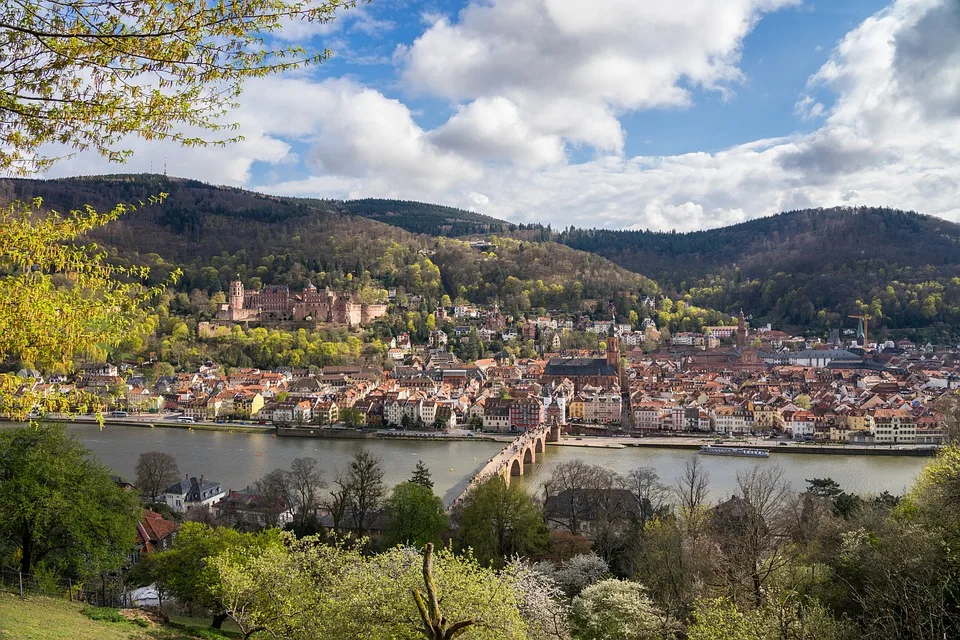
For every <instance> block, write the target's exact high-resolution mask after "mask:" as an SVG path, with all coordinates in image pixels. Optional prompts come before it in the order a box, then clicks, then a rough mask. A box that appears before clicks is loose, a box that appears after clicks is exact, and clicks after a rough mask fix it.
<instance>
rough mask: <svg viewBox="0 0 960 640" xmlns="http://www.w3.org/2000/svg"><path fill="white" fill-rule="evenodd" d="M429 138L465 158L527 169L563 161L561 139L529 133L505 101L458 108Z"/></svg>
mask: <svg viewBox="0 0 960 640" xmlns="http://www.w3.org/2000/svg"><path fill="white" fill-rule="evenodd" d="M430 137H431V139H432V140H433V142H435V143H436V144H437V145H438V146H440V147H443V148H445V149H449V150H451V151H455V152H457V153H460V154H462V155H464V156H466V157H480V158H490V159H494V160H511V159H512V160H515V161H516V162H517V163H519V164H522V165H526V166H541V165H549V164H556V163H559V162H562V161H563V160H564V158H565V153H564V149H563V141H562V140H561V139H560V136H558V135H545V134H540V133H537V132H535V131H531V130H530V128H529V127H528V126H527V124H526V123H525V122H523V120H522V119H521V118H520V112H519V110H518V109H517V105H515V104H514V103H513V102H511V101H510V100H508V99H507V98H492V99H487V98H480V99H479V100H475V101H474V102H471V103H470V104H469V105H466V106H462V107H460V108H459V110H458V111H457V113H456V114H455V115H454V116H453V117H451V118H450V120H448V121H447V122H446V123H445V124H444V125H443V126H441V127H440V128H438V129H437V130H436V131H434V132H432V133H431V136H430Z"/></svg>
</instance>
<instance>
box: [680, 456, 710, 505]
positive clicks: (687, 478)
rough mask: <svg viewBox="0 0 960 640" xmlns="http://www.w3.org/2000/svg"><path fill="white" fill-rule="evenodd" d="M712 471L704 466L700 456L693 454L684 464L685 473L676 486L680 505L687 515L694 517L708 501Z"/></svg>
mask: <svg viewBox="0 0 960 640" xmlns="http://www.w3.org/2000/svg"><path fill="white" fill-rule="evenodd" d="M709 484H710V472H708V471H707V470H706V469H704V468H703V463H702V462H701V461H700V458H698V457H697V456H693V457H692V458H690V460H688V461H687V463H686V464H685V465H684V466H683V473H682V474H681V475H680V477H679V478H677V484H676V486H675V487H674V493H675V494H676V498H677V502H678V503H679V504H678V506H679V507H680V510H681V512H682V513H683V514H685V516H686V517H688V518H689V517H693V516H694V515H695V514H696V513H697V512H698V511H699V510H700V508H701V507H703V506H704V504H705V503H706V501H707V496H708V495H709V489H708V487H709Z"/></svg>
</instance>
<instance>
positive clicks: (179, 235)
mask: <svg viewBox="0 0 960 640" xmlns="http://www.w3.org/2000/svg"><path fill="white" fill-rule="evenodd" d="M160 192H164V193H168V194H169V195H168V197H167V198H166V200H165V201H164V202H163V203H162V204H160V205H156V206H150V207H145V208H138V210H137V211H134V212H131V213H129V214H128V215H126V216H125V217H124V218H123V219H121V220H120V221H118V222H116V223H114V224H111V225H108V226H107V227H105V228H104V229H102V230H100V231H98V232H97V233H96V234H95V235H94V236H93V240H95V241H97V242H98V243H100V244H102V245H105V246H107V247H109V248H111V249H112V250H113V251H115V253H116V255H117V257H118V258H119V259H121V260H126V261H130V262H132V263H137V264H147V265H149V266H151V267H152V271H153V274H154V277H155V279H156V280H158V281H159V280H162V279H163V278H165V277H166V275H167V274H168V273H169V272H170V270H172V269H173V268H174V267H176V266H179V267H181V268H183V270H184V278H183V280H182V282H181V284H180V285H179V286H180V287H181V288H182V289H183V290H186V291H190V290H194V289H198V290H201V291H207V292H208V293H214V292H218V291H225V290H227V288H228V286H229V281H230V280H232V279H233V278H235V277H236V276H237V275H239V276H240V277H241V279H243V280H244V281H245V282H246V283H247V284H248V286H252V287H259V286H260V285H261V284H285V285H290V286H291V287H294V288H299V287H303V286H304V285H306V284H307V282H308V281H311V282H314V283H315V284H316V285H317V286H324V285H329V286H331V287H334V288H338V289H339V288H345V289H354V290H357V291H360V292H364V291H368V290H370V289H375V288H377V287H381V286H382V287H398V288H401V289H403V290H404V291H405V292H406V293H407V294H411V295H412V294H417V295H421V296H423V297H424V298H425V299H427V300H430V301H434V302H435V301H438V300H439V299H440V298H441V297H442V296H443V295H449V296H450V297H451V298H452V299H455V298H457V297H461V298H463V299H466V300H469V301H471V302H481V303H482V302H492V301H498V302H499V303H500V304H501V305H502V306H503V307H504V308H505V309H506V310H509V311H526V310H529V309H536V308H541V307H542V308H558V309H570V310H578V309H580V308H581V307H582V306H583V304H584V303H585V302H587V301H592V300H609V299H613V298H625V299H629V300H633V299H637V298H639V297H642V296H649V295H655V294H656V293H657V291H658V289H657V286H656V284H655V283H654V282H652V281H650V280H648V279H647V278H645V277H643V276H640V275H638V274H635V273H631V272H629V271H627V270H626V269H623V268H621V267H618V266H616V265H614V264H613V263H611V262H609V261H608V260H606V259H604V258H601V257H599V256H596V255H593V254H590V253H587V252H582V251H578V250H575V249H572V248H569V247H566V246H564V245H561V244H556V243H549V242H548V243H539V242H527V241H519V240H515V239H512V238H504V237H493V238H492V243H493V246H492V247H491V248H489V249H487V250H483V251H481V250H478V249H474V248H471V247H470V246H469V245H468V244H467V243H466V242H462V241H459V240H456V239H452V238H443V237H434V236H427V235H417V234H413V233H410V232H408V231H405V230H403V229H400V228H397V227H395V226H392V225H389V224H385V223H383V222H378V221H376V220H371V219H365V218H362V217H359V216H356V215H351V214H348V213H345V212H344V211H345V210H350V211H356V210H358V208H362V207H364V206H366V205H365V204H364V203H370V202H372V203H373V204H370V206H371V207H372V208H371V209H370V211H371V212H372V213H371V215H374V216H376V215H380V214H379V213H377V212H382V211H383V208H382V207H380V204H378V203H383V202H386V201H357V202H356V203H346V205H344V204H343V203H339V204H338V203H330V202H326V201H318V200H313V201H307V200H294V199H287V198H276V197H271V196H264V195H261V194H256V193H252V192H249V191H244V190H240V189H233V188H226V187H214V186H210V185H206V184H203V183H201V182H197V181H192V180H181V179H173V178H166V177H163V176H154V175H129V176H102V177H91V178H71V179H64V180H48V181H40V180H8V181H6V182H4V183H2V184H0V198H4V199H10V198H13V197H17V198H21V199H24V198H31V197H37V196H39V197H42V198H43V200H44V205H45V206H47V207H50V208H53V209H57V210H61V211H62V210H65V209H69V208H77V207H82V206H83V205H86V204H89V205H92V206H94V207H97V208H105V207H107V206H112V205H114V204H116V203H117V202H127V203H134V204H136V203H139V202H141V201H146V200H147V198H148V197H149V196H150V195H155V194H157V193H160ZM407 204H411V203H407ZM406 211H407V212H408V213H407V215H408V216H414V215H415V209H406ZM449 211H451V212H453V211H457V210H453V209H450V210H449ZM461 213H463V214H466V213H468V212H461ZM471 215H472V214H471ZM385 218H386V219H389V216H385ZM482 220H493V219H492V218H490V219H487V218H485V217H483V216H478V217H476V218H473V219H472V221H473V222H478V221H482ZM371 295H374V294H371ZM624 313H626V309H624Z"/></svg>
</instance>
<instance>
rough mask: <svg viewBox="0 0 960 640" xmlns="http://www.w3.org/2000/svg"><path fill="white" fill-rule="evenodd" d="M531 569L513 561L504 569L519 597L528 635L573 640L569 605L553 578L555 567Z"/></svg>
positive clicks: (537, 639)
mask: <svg viewBox="0 0 960 640" xmlns="http://www.w3.org/2000/svg"><path fill="white" fill-rule="evenodd" d="M545 564H547V563H542V562H541V563H536V564H534V565H531V564H529V563H527V562H524V561H521V560H519V559H516V558H515V559H513V560H511V561H510V563H509V564H508V565H507V566H506V567H504V573H506V574H508V575H510V576H512V581H513V584H514V586H515V589H516V590H517V593H518V595H519V597H520V605H519V606H520V615H521V616H523V619H524V620H526V621H527V624H528V625H529V628H528V631H527V634H528V637H529V638H531V639H533V640H547V639H556V640H568V639H569V638H570V623H569V618H570V603H569V601H568V599H567V596H566V594H564V592H563V590H562V589H561V588H560V586H559V585H558V584H557V582H556V580H554V579H553V577H552V575H551V574H552V567H550V568H549V570H548V571H543V570H542V569H543V568H544V567H543V565H545Z"/></svg>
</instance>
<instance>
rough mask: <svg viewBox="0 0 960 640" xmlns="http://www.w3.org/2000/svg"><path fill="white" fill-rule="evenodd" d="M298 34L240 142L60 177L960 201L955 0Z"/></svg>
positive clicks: (498, 2) (551, 16) (485, 14)
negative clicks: (302, 55) (288, 60)
mask: <svg viewBox="0 0 960 640" xmlns="http://www.w3.org/2000/svg"><path fill="white" fill-rule="evenodd" d="M283 37H284V38H285V39H287V40H290V41H301V42H304V41H307V40H309V42H310V43H311V44H312V45H314V46H317V47H324V46H325V47H327V48H330V49H332V50H333V51H334V52H335V54H336V56H335V58H334V59H333V60H332V61H331V62H329V63H327V64H324V65H322V66H319V67H316V68H314V69H312V70H310V71H309V72H307V73H300V74H296V75H290V76H285V77H273V78H268V79H262V80H257V81H255V82H252V83H250V84H249V85H248V87H247V90H246V91H245V93H244V95H243V97H242V105H241V107H240V109H239V110H238V111H237V112H236V113H235V114H234V117H235V118H236V120H237V121H238V122H239V123H240V132H241V133H242V134H243V135H244V136H245V140H244V141H243V142H241V143H238V144H236V145H233V146H231V147H229V148H226V149H221V148H210V149H193V150H183V149H179V148H175V147H172V146H166V145H164V144H147V143H144V142H141V141H138V140H131V141H130V142H129V144H128V146H130V147H131V148H133V149H134V150H135V151H136V154H135V156H134V158H133V159H132V160H131V161H129V162H128V163H127V165H126V166H124V167H118V166H116V165H109V164H107V163H106V162H104V161H103V160H101V159H99V158H97V157H93V156H87V155H83V156H80V157H77V158H74V159H72V160H69V161H66V162H63V163H61V164H59V165H57V166H56V169H55V172H54V173H51V175H55V176H62V175H76V174H81V173H85V174H91V173H106V172H111V173H113V172H117V171H150V170H152V171H154V172H161V171H162V170H163V166H164V162H165V163H166V166H167V170H168V172H169V173H170V175H178V176H184V177H191V178H197V179H201V180H204V181H208V182H213V183H218V184H231V185H236V186H242V187H247V188H251V189H255V190H258V191H263V192H269V193H276V194H286V195H303V196H324V197H335V198H359V197H390V198H404V199H415V200H421V201H428V202H437V203H442V204H448V205H453V206H459V207H463V208H468V209H474V210H477V211H480V212H483V213H487V214H489V215H493V216H497V217H500V218H505V219H508V220H511V221H515V222H534V221H535V222H543V223H548V222H549V223H552V224H553V225H554V226H555V227H557V226H567V225H570V224H573V225H576V226H580V227H591V226H598V227H608V228H635V229H648V228H649V229H677V230H683V231H686V230H693V229H702V228H710V227H717V226H722V225H726V224H731V223H736V222H740V221H743V220H746V219H750V218H754V217H757V216H762V215H768V214H771V213H775V212H778V211H783V210H789V209H795V208H805V207H819V206H823V207H827V206H834V205H857V204H865V205H884V206H892V207H898V208H904V209H912V210H916V211H920V212H923V213H930V214H934V215H939V216H942V217H945V218H948V219H952V220H958V221H960V0H896V1H894V2H889V1H879V0H674V1H671V2H663V1H660V0H593V1H592V2H582V1H581V0H457V1H453V0H450V1H446V0H425V1H423V2H418V1H415V0H373V2H372V3H370V4H368V5H364V6H362V7H361V8H358V9H353V10H349V11H346V12H344V13H343V14H341V16H340V18H339V19H338V20H337V21H335V22H334V23H331V24H329V25H324V26H323V27H321V28H313V27H310V26H308V25H302V24H292V25H291V27H290V29H288V30H286V31H285V32H284V34H283Z"/></svg>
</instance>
